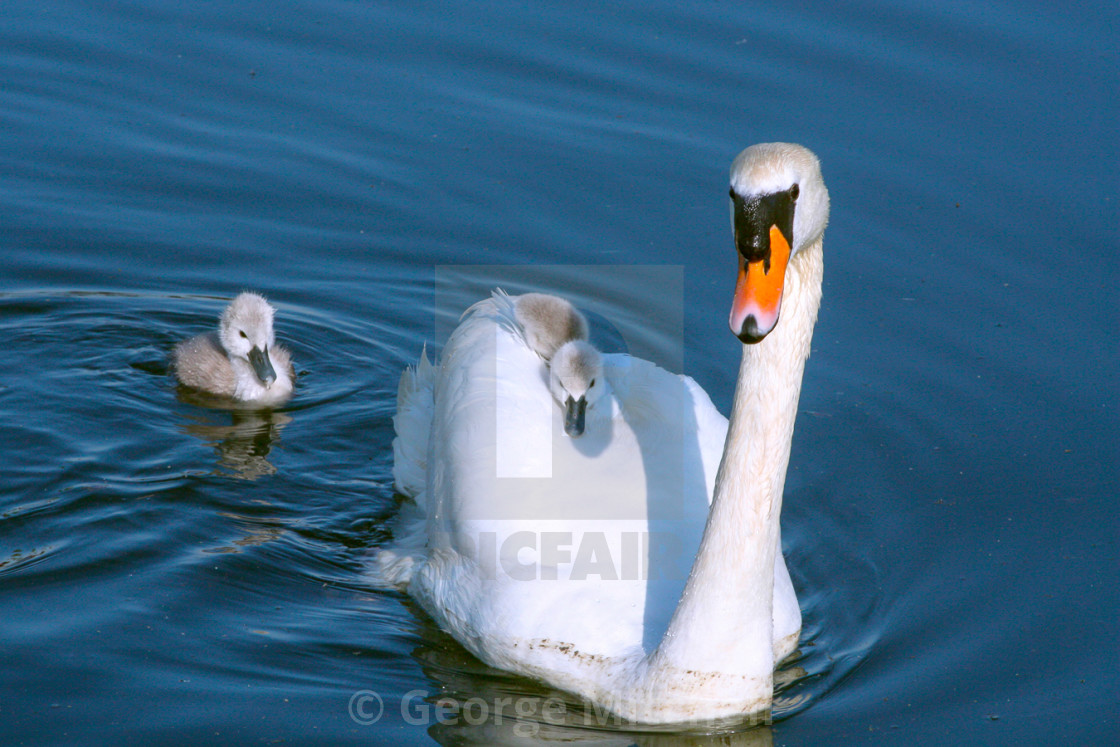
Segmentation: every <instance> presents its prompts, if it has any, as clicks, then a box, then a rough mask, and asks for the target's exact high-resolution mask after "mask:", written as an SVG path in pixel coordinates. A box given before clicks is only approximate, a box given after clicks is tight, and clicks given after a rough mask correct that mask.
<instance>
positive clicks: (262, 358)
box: [249, 345, 276, 387]
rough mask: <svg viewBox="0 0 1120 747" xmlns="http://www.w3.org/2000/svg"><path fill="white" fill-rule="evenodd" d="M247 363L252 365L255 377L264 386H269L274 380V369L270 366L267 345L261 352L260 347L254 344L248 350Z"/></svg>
mask: <svg viewBox="0 0 1120 747" xmlns="http://www.w3.org/2000/svg"><path fill="white" fill-rule="evenodd" d="M249 363H250V365H252V366H253V371H255V372H256V374H257V378H258V379H260V380H261V382H262V383H263V384H264V385H265V386H266V387H268V386H271V385H272V382H274V381H276V371H275V370H274V369H273V368H272V361H271V360H269V357H268V345H265V346H264V351H263V352H262V351H261V349H260V348H258V347H256V346H254V347H253V349H252V350H250V351H249Z"/></svg>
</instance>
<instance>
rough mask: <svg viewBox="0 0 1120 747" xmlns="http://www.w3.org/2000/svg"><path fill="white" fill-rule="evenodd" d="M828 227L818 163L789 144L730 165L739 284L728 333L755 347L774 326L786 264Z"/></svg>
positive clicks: (757, 149)
mask: <svg viewBox="0 0 1120 747" xmlns="http://www.w3.org/2000/svg"><path fill="white" fill-rule="evenodd" d="M827 224H828V190H827V189H825V186H824V180H823V179H822V178H821V166H820V162H819V161H818V160H817V157H816V156H815V155H813V153H812V152H810V151H809V150H808V149H806V148H804V147H802V146H800V145H793V144H792V143H763V144H761V145H752V146H751V147H749V148H747V149H746V150H744V151H743V152H742V153H740V154H739V155H738V156H737V157H736V158H735V161H734V163H732V164H731V227H732V229H733V230H734V232H735V248H736V249H737V250H738V252H739V280H738V282H737V283H736V285H735V298H734V301H733V302H732V305H731V319H730V324H731V331H732V332H734V333H735V334H736V336H738V338H739V339H740V340H742V341H743V342H747V343H754V342H758V341H759V340H761V339H762V338H764V337H765V336H766V335H767V334H769V333H770V331H771V330H773V329H774V327H775V325H777V323H778V316H779V314H780V312H781V307H782V288H783V287H784V284H785V274H786V267H787V266H788V264H789V261H790V259H791V258H792V257H794V256H795V255H796V254H797V253H798V252H799V251H801V250H802V249H804V248H805V247H806V246H808V245H810V244H812V243H814V242H816V241H818V240H819V239H820V238H821V235H822V234H823V233H824V229H825V226H826V225H827Z"/></svg>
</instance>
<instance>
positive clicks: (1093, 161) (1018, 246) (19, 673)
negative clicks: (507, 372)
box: [0, 0, 1120, 744]
mask: <svg viewBox="0 0 1120 747" xmlns="http://www.w3.org/2000/svg"><path fill="white" fill-rule="evenodd" d="M1113 6H1114V4H1109V3H1090V4H1088V5H1085V4H1081V5H1079V6H1077V7H1076V8H1065V7H1064V6H1063V7H1059V6H1056V5H1046V4H1044V3H1030V2H1028V3H1027V4H1026V5H1024V4H1022V3H1015V4H1001V3H987V4H981V5H977V4H967V3H953V2H950V3H939V4H936V5H932V4H931V5H923V4H915V3H911V4H886V5H884V4H882V3H857V4H856V5H854V6H844V7H840V6H836V5H835V4H834V3H810V4H808V5H806V6H803V7H799V8H790V7H781V8H779V7H776V6H775V7H773V8H770V7H761V6H758V5H755V4H751V3H747V4H740V5H736V6H734V7H732V6H728V5H721V4H714V5H705V6H702V7H701V6H697V7H692V6H687V5H681V4H679V3H658V2H654V3H644V4H642V5H641V6H640V7H639V6H637V5H634V4H626V3H623V4H618V5H614V6H611V7H610V8H605V7H600V6H590V5H583V4H580V3H576V4H574V5H573V4H567V5H563V6H560V5H557V6H538V5H529V6H523V7H522V6H517V5H514V4H503V3H498V4H492V5H488V6H486V7H481V6H465V5H464V6H462V7H458V6H449V5H447V4H445V3H439V2H435V1H434V0H433V1H432V2H419V3H413V4H410V5H409V6H407V7H405V6H403V5H402V6H400V7H396V6H385V5H376V4H374V5H371V4H368V3H352V2H344V1H341V0H329V1H328V2H316V3H307V2H304V1H303V0H281V1H280V2H275V1H274V2H269V3H264V2H257V1H256V0H252V1H250V2H243V3H237V4H230V3H211V4H203V5H197V4H188V5H184V4H181V3H169V2H163V1H162V0H161V1H157V2H143V3H140V2H123V3H116V4H113V5H111V6H106V5H104V4H97V3H89V2H84V0H59V1H58V2H52V3H49V4H47V5H44V4H42V3H29V2H23V1H22V0H17V1H16V2H9V3H7V4H6V5H5V17H6V19H7V20H8V23H7V24H3V25H0V42H2V44H0V50H3V51H2V52H0V76H2V79H3V80H4V81H5V83H4V85H3V86H0V125H2V126H0V154H2V155H0V158H2V159H3V173H4V177H3V179H2V180H0V343H2V344H0V419H2V420H3V423H4V426H3V428H0V453H2V454H3V462H2V470H0V611H2V613H3V614H0V652H2V654H0V656H2V658H3V662H4V666H3V667H2V672H3V674H2V675H0V684H2V686H3V692H4V693H5V696H4V701H3V703H2V704H0V726H2V730H3V733H4V735H5V736H4V738H5V740H6V741H7V742H9V743H13V744H19V743H25V744H73V743H75V742H78V743H98V742H105V743H114V744H117V743H122V742H137V743H182V744H191V743H203V742H204V743H238V744H242V743H246V742H259V741H275V740H286V741H289V742H295V743H301V744H302V743H309V742H311V743H314V742H319V743H328V744H337V743H347V742H362V743H369V742H372V743H376V744H430V743H432V741H433V740H434V741H436V742H439V743H445V744H448V743H456V744H458V743H472V742H473V743H486V744H494V743H534V742H537V743H539V742H544V743H548V742H550V741H551V742H560V741H569V742H584V743H592V744H595V743H600V744H662V743H664V744H693V743H695V744H713V743H718V744H740V743H744V744H769V743H777V744H786V743H806V744H849V743H862V742H867V741H891V742H895V743H908V744H945V743H983V744H1002V743H1050V742H1066V743H1071V744H1108V743H1111V742H1112V741H1114V737H1115V736H1116V734H1117V733H1118V732H1120V727H1118V726H1117V723H1116V716H1115V710H1116V709H1115V704H1116V703H1117V702H1118V701H1120V688H1118V679H1117V676H1116V673H1115V663H1116V644H1115V640H1114V638H1115V629H1116V622H1117V619H1118V614H1120V613H1118V610H1120V602H1118V598H1117V596H1118V589H1120V583H1118V582H1117V579H1116V573H1115V568H1116V563H1117V544H1118V543H1117V540H1118V538H1120V529H1118V525H1117V512H1116V508H1115V496H1116V486H1117V485H1118V484H1120V480H1118V479H1117V478H1118V475H1117V468H1116V453H1117V433H1116V412H1115V403H1116V401H1117V394H1118V392H1117V379H1116V371H1117V370H1118V368H1120V366H1118V360H1117V358H1118V356H1117V353H1118V350H1117V347H1116V345H1115V344H1114V332H1113V330H1114V327H1115V326H1116V322H1117V320H1118V309H1120V307H1118V305H1117V299H1116V292H1115V288H1116V287H1117V286H1118V282H1117V281H1118V278H1117V269H1118V267H1117V263H1116V261H1115V257H1116V251H1117V244H1118V239H1117V233H1116V225H1117V224H1118V222H1120V221H1118V218H1120V215H1118V210H1117V199H1118V195H1117V189H1116V185H1117V183H1118V181H1120V180H1118V179H1117V174H1116V164H1117V163H1120V158H1118V155H1120V153H1118V149H1117V139H1116V136H1115V133H1116V132H1117V131H1120V118H1118V116H1117V113H1118V112H1117V106H1116V103H1115V92H1116V90H1118V87H1120V86H1118V84H1120V80H1118V72H1117V71H1118V70H1120V64H1118V62H1120V60H1118V59H1117V53H1116V44H1115V43H1114V39H1113V38H1112V34H1113V30H1114V28H1115V25H1116V21H1117V20H1118V19H1117V11H1116V8H1115V7H1113ZM778 139H780V140H792V141H797V142H803V143H805V144H806V145H808V146H809V147H811V148H812V149H813V150H815V151H816V152H817V153H818V154H819V155H820V156H821V159H822V163H823V168H824V174H825V178H826V180H827V182H828V185H829V189H830V192H831V194H832V199H833V215H832V221H831V225H830V228H829V229H828V232H827V234H826V244H825V251H826V259H825V263H826V279H825V293H824V305H823V308H822V312H821V318H820V322H819V324H818V328H817V334H816V337H815V339H814V350H813V356H812V358H811V359H810V361H809V363H808V367H807V372H806V379H805V385H804V389H803V394H802V400H801V413H800V416H799V421H798V425H797V432H796V435H795V441H794V445H793V455H792V459H791V468H790V474H789V478H788V480H787V496H786V500H785V507H786V513H785V517H784V532H783V539H784V541H785V544H786V552H787V555H788V558H789V566H790V570H791V573H792V575H793V579H794V583H795V585H796V586H797V588H798V590H799V596H800V599H801V602H802V607H803V611H804V615H805V630H804V634H803V637H802V642H801V643H802V645H801V651H800V658H799V659H798V660H797V661H796V662H793V663H792V664H790V665H789V666H788V667H787V668H786V669H785V671H784V673H783V675H782V676H783V678H785V680H786V681H785V683H784V684H783V685H782V687H781V689H780V692H779V694H778V701H777V703H776V708H775V714H774V715H775V723H774V724H773V725H772V726H770V727H766V728H761V729H755V730H747V731H742V730H735V729H730V730H729V731H728V726H729V725H722V726H723V727H724V729H723V730H724V731H727V732H728V733H723V734H721V735H719V736H715V737H705V736H702V735H695V734H673V735H667V734H662V733H645V732H633V731H630V730H627V729H625V728H622V729H620V728H617V725H611V724H599V723H598V722H596V723H594V724H592V725H588V724H586V723H584V722H583V720H582V719H583V718H584V716H585V715H586V713H585V712H584V711H581V710H580V705H579V704H576V703H571V704H568V706H570V708H568V710H566V711H565V713H566V714H567V716H566V717H565V718H563V719H555V720H557V721H559V723H552V720H553V719H551V718H545V717H544V715H543V712H540V713H538V714H537V717H536V718H533V717H532V714H530V715H528V716H525V717H524V718H521V719H520V720H515V721H507V722H504V723H501V724H499V723H497V722H496V719H493V718H487V719H485V720H479V719H475V718H473V716H474V715H475V714H474V713H473V712H471V711H466V712H464V713H461V714H460V715H461V716H462V718H458V719H445V721H448V723H441V722H440V721H439V720H438V719H435V717H434V715H432V716H431V718H430V719H427V718H421V719H419V721H420V723H417V719H416V718H412V717H410V716H409V714H408V711H407V708H405V709H403V710H402V704H408V703H412V702H414V698H411V697H410V695H409V694H410V693H415V692H416V691H419V692H420V693H421V694H420V695H419V696H418V697H419V699H420V702H423V703H427V704H428V705H430V706H432V707H433V709H434V708H435V705H436V704H437V703H438V702H440V698H442V697H447V698H450V699H451V700H453V701H455V702H456V703H459V704H467V703H470V704H472V705H471V707H473V708H479V707H481V706H479V705H474V704H476V703H479V704H481V703H486V704H491V705H489V706H488V707H490V708H491V710H490V713H491V714H492V713H493V712H494V711H493V708H492V706H493V705H496V703H497V702H498V700H499V699H502V698H514V699H515V700H518V702H521V703H523V708H528V707H530V706H533V705H534V704H537V705H538V706H540V707H541V708H543V707H544V704H545V703H548V702H550V701H549V698H551V697H553V695H554V694H552V693H549V692H547V691H544V690H542V689H541V688H540V687H539V686H538V685H536V684H534V683H532V682H529V681H526V680H522V679H519V678H514V677H511V676H509V675H507V674H504V673H501V672H495V671H493V670H489V669H487V668H485V667H483V666H482V665H480V664H479V663H478V662H477V661H474V660H473V659H471V658H470V657H469V656H467V655H466V654H465V653H464V652H463V651H462V649H461V648H459V647H458V645H457V644H455V643H454V642H453V641H451V640H450V639H448V638H447V637H446V636H445V635H443V634H442V633H440V632H439V631H438V630H436V629H435V628H434V627H433V626H432V624H431V622H430V621H429V620H428V619H427V618H426V617H425V616H424V615H423V614H422V613H420V612H419V611H418V610H416V609H415V608H414V607H413V606H412V605H411V604H410V603H409V602H408V601H407V600H406V599H404V598H403V597H401V596H400V595H396V594H389V593H383V592H380V591H376V590H374V589H372V588H371V587H370V586H369V585H368V583H367V582H366V580H365V576H364V571H365V563H366V561H367V559H368V556H369V554H370V552H371V550H372V549H373V548H374V547H376V546H378V545H379V544H380V543H382V542H384V541H385V539H386V538H387V536H388V532H389V527H390V524H391V517H392V516H393V515H395V513H396V512H397V510H398V505H399V499H398V498H397V497H395V496H394V495H393V491H392V478H391V449H390V444H391V440H392V433H393V431H392V416H393V413H394V410H395V400H396V389H397V379H398V376H399V374H400V371H401V369H402V368H403V367H404V366H405V365H409V364H411V363H413V362H415V360H416V358H417V357H418V355H419V353H420V350H421V349H422V348H423V347H424V346H425V345H427V346H428V347H429V349H430V350H438V349H439V346H440V345H441V344H442V342H443V340H444V339H445V338H446V335H447V333H448V332H449V330H450V329H451V328H452V326H453V325H454V323H455V321H456V319H457V317H458V314H460V313H461V312H462V310H463V309H464V308H466V307H467V306H469V305H470V304H471V303H473V302H474V301H476V300H478V298H480V297H482V296H483V295H485V294H486V293H488V292H489V290H490V289H491V288H492V287H495V286H501V287H504V288H505V289H506V290H509V291H510V292H519V291H522V290H528V289H553V290H560V291H563V292H565V293H567V294H569V295H570V296H571V297H573V298H574V299H575V300H576V301H577V303H578V304H579V305H580V306H582V307H583V308H584V309H585V310H587V311H588V313H589V315H590V316H591V317H592V319H593V321H594V326H595V331H594V334H595V336H596V337H595V339H596V342H598V343H599V344H600V345H601V346H602V347H604V348H605V349H610V350H617V351H629V352H631V353H633V354H636V355H641V356H642V357H646V358H650V359H652V360H655V361H656V362H658V363H660V364H662V365H664V366H666V367H667V368H670V369H672V370H677V371H684V372H686V373H688V374H690V375H691V376H693V377H694V378H696V379H697V381H698V382H699V383H700V384H701V385H702V386H703V387H704V388H705V389H706V390H707V391H708V392H709V393H711V395H712V397H713V400H714V401H715V402H716V404H717V406H719V407H720V408H721V409H722V410H723V411H725V412H726V410H727V408H728V406H729V403H730V397H731V387H732V386H733V383H734V371H735V367H736V365H737V361H738V351H737V349H736V343H735V341H734V339H733V338H731V337H730V335H729V334H728V333H727V332H726V329H725V327H726V313H727V309H726V307H727V303H728V297H729V294H730V291H731V287H732V283H733V277H732V276H731V273H732V272H733V270H732V269H731V268H732V266H733V265H732V261H733V257H732V254H731V252H732V248H731V243H730V238H729V228H728V225H727V207H726V205H725V201H726V197H725V195H726V169H727V166H728V164H729V163H730V161H731V158H732V157H733V156H734V155H735V153H737V152H738V150H739V149H741V148H742V147H743V146H745V145H747V144H749V143H751V142H758V141H765V140H778ZM243 288H253V289H257V290H260V291H262V292H264V293H265V294H266V295H267V296H268V297H269V298H270V299H271V300H272V301H273V302H274V303H275V304H276V306H277V307H278V309H279V311H278V316H277V333H278V337H279V338H280V339H281V340H283V341H284V343H285V344H286V345H287V346H288V347H289V348H290V349H291V350H292V352H293V357H294V360H295V365H296V371H297V374H298V383H297V394H296V397H295V398H294V399H293V400H292V401H291V402H290V403H289V404H287V405H286V406H285V407H283V408H280V409H278V410H276V411H273V412H271V413H267V414H266V413H254V412H241V411H231V410H227V409H221V408H214V407H211V406H209V405H211V404H213V403H206V402H199V401H197V400H195V399H192V398H191V396H190V395H189V394H185V393H182V392H179V391H177V389H176V387H175V384H174V382H173V380H172V379H171V377H169V376H168V375H167V354H168V351H169V350H170V349H171V347H172V346H173V345H174V343H175V342H176V341H178V340H179V339H182V338H184V337H187V336H189V335H192V334H196V333H198V332H200V331H203V330H206V329H210V328H212V327H213V325H214V322H215V319H216V316H217V314H218V313H219V311H220V309H221V307H222V305H223V303H224V302H225V301H226V300H227V299H228V298H230V297H231V296H232V295H234V294H235V293H236V292H238V291H239V290H242V289H243ZM364 691H371V692H375V693H377V695H378V697H379V698H381V699H382V702H383V704H384V712H383V714H382V717H381V718H380V719H378V720H377V721H376V723H373V724H366V723H363V722H362V720H361V719H360V718H355V717H354V715H353V713H352V711H351V703H352V702H353V701H352V699H353V697H354V695H355V694H356V693H359V692H364ZM557 697H559V696H557ZM472 699H474V700H472ZM429 713H430V714H434V713H435V711H434V710H433V711H430V712H429ZM468 715H470V716H472V718H471V719H470V720H468V719H467V718H466V716H468ZM359 716H360V714H359ZM472 721H478V723H472ZM519 726H529V727H540V728H539V729H538V730H536V731H534V732H533V733H532V734H528V733H526V732H524V731H516V729H517V727H519ZM739 726H741V725H739ZM546 727H547V728H546Z"/></svg>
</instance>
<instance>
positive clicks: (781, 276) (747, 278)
mask: <svg viewBox="0 0 1120 747" xmlns="http://www.w3.org/2000/svg"><path fill="white" fill-rule="evenodd" d="M789 254H790V248H789V242H788V241H787V240H786V237H785V236H784V235H782V232H781V231H780V230H778V227H777V226H776V225H773V226H770V258H769V262H768V263H767V261H765V260H761V259H760V260H758V261H756V262H748V261H747V260H746V258H745V257H743V255H741V254H740V255H739V280H738V281H737V282H736V283H735V297H734V299H733V300H732V302H731V319H730V324H731V331H732V332H734V333H735V334H736V335H737V336H738V337H739V339H740V340H742V341H743V342H758V341H759V340H761V339H762V338H763V337H765V336H766V335H767V334H769V333H770V331H771V330H772V329H774V326H775V325H776V324H777V323H778V314H779V312H780V311H781V309H782V286H783V284H784V283H785V279H786V265H788V264H789ZM767 264H769V267H767Z"/></svg>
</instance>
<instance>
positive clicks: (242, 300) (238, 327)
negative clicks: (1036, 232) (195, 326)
mask: <svg viewBox="0 0 1120 747" xmlns="http://www.w3.org/2000/svg"><path fill="white" fill-rule="evenodd" d="M274 314H275V310H274V309H273V308H272V306H270V305H269V303H268V301H266V300H264V298H262V297H261V296H258V295H257V294H256V293H242V294H241V295H239V296H238V297H237V298H235V299H233V301H231V302H230V305H229V306H227V307H226V310H225V311H223V312H222V320H221V323H220V324H219V325H218V335H219V337H220V338H221V340H222V347H224V348H225V349H226V352H227V353H228V354H229V356H230V360H234V359H240V360H242V361H247V362H248V364H249V366H250V367H251V368H252V369H253V373H254V374H255V375H256V377H257V378H258V379H259V380H260V382H261V384H262V385H263V386H264V387H266V388H267V387H269V386H271V385H272V382H274V381H276V371H275V370H274V369H273V368H272V360H271V358H270V357H269V354H268V350H269V348H270V347H272V345H273V344H274V343H275V341H276V338H275V336H274V335H273V332H272V317H273V315H274Z"/></svg>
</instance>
